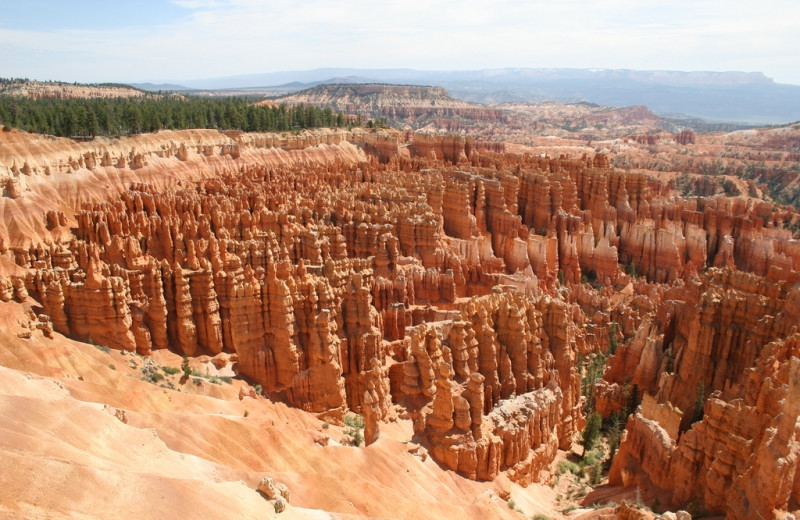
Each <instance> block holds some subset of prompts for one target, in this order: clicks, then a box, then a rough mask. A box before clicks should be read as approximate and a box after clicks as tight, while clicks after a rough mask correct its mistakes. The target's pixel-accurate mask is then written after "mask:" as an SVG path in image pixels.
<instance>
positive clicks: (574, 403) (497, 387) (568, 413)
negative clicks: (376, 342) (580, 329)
mask: <svg viewBox="0 0 800 520" xmlns="http://www.w3.org/2000/svg"><path fill="white" fill-rule="evenodd" d="M564 310H565V309H564V308H562V307H560V306H559V305H558V303H557V302H555V301H553V300H549V299H547V298H545V299H542V300H539V301H538V302H536V301H532V300H530V299H527V298H525V297H524V296H523V295H521V294H520V293H518V292H513V291H512V292H502V291H497V292H494V293H493V294H491V295H488V296H484V297H476V298H473V299H471V300H470V301H469V302H467V303H465V304H464V305H463V306H462V307H461V309H460V316H458V318H457V319H454V320H452V321H450V320H448V321H445V322H440V324H437V326H431V325H420V326H419V327H416V328H415V329H414V330H413V332H412V333H411V345H410V350H409V353H408V360H407V361H405V362H403V363H402V364H401V366H402V370H403V378H402V380H401V381H398V383H399V384H398V385H397V388H395V389H394V392H395V393H397V394H399V395H401V396H402V397H401V402H403V401H404V400H405V401H407V403H408V405H409V406H410V407H411V408H413V409H414V410H415V411H414V412H413V413H414V417H415V422H414V427H415V430H416V431H418V432H420V433H423V434H424V435H425V436H426V438H427V442H429V443H430V445H431V448H430V452H431V454H432V455H433V457H434V458H435V459H436V460H438V461H439V462H440V463H442V464H444V465H445V466H447V467H448V468H450V469H452V470H454V471H458V472H459V473H462V474H464V475H465V476H467V477H469V478H473V479H474V478H478V479H493V478H494V477H495V476H497V474H498V472H499V471H503V470H508V472H509V475H510V476H511V478H512V479H514V480H517V481H519V482H521V483H523V484H527V483H530V482H533V481H538V480H539V479H540V478H541V477H542V476H543V474H546V473H547V470H548V468H549V464H550V462H551V461H552V460H553V458H554V457H555V453H556V450H557V449H558V448H559V447H564V446H566V445H569V444H570V443H571V438H572V435H573V434H574V433H575V431H576V427H577V424H578V418H579V416H580V404H579V398H580V395H579V389H578V386H579V378H578V374H577V372H576V370H575V368H574V361H575V360H576V358H577V352H576V347H575V343H574V339H573V338H572V334H573V333H574V332H573V331H572V330H571V329H570V328H569V327H568V326H567V324H566V323H564V321H563V319H564V318H566V314H565V313H564V312H563V311H564Z"/></svg>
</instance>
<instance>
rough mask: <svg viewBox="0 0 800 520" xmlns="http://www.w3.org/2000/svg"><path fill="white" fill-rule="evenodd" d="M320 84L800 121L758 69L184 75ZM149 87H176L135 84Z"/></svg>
mask: <svg viewBox="0 0 800 520" xmlns="http://www.w3.org/2000/svg"><path fill="white" fill-rule="evenodd" d="M320 83H400V84H414V85H436V86H442V87H445V88H446V89H447V90H448V92H449V93H450V95H452V96H453V97H456V98H459V99H464V100H467V101H474V102H478V103H503V102H541V101H558V102H564V103H573V102H580V101H588V102H591V103H597V104H601V105H610V106H617V107H623V106H630V105H647V106H648V107H650V108H651V109H652V110H653V111H655V112H656V113H658V114H660V115H667V116H673V117H698V118H703V119H707V120H710V121H724V122H740V123H749V124H781V123H790V122H794V121H798V120H800V86H795V85H781V84H777V83H775V82H773V81H772V80H771V79H769V78H767V77H765V76H764V75H763V74H760V73H742V72H679V71H666V70H661V71H640V70H608V69H529V68H507V69H485V70H461V71H423V70H414V69H331V68H327V69H315V70H304V71H283V72H274V73H267V74H247V75H241V76H228V77H221V78H207V79H201V80H194V81H187V82H185V83H184V84H183V86H184V87H186V88H195V89H246V88H248V87H250V88H252V87H279V86H283V87H282V88H270V89H261V90H258V89H257V90H255V92H260V93H262V94H280V93H286V92H291V91H297V90H301V89H304V88H307V87H310V86H313V85H317V84H320ZM136 86H139V87H140V88H145V89H149V90H158V89H162V90H170V89H174V88H175V85H168V84H167V85H152V84H151V85H146V84H138V85H136Z"/></svg>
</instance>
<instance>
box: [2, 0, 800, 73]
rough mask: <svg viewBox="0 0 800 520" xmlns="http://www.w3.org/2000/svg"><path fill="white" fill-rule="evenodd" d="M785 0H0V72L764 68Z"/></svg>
mask: <svg viewBox="0 0 800 520" xmlns="http://www.w3.org/2000/svg"><path fill="white" fill-rule="evenodd" d="M798 20H800V1H798V0H761V1H758V2H756V1H752V0H748V1H741V0H671V1H669V2H663V1H652V0H571V1H569V0H567V1H558V0H546V1H539V0H533V1H523V0H496V1H489V0H483V1H477V0H458V1H453V0H424V1H419V0H405V1H402V2H398V1H394V0H382V1H381V0H352V1H339V2H334V1H326V0H283V1H280V2H278V1H272V0H267V1H259V0H162V1H157V0H139V1H135V2H128V1H125V0H18V1H17V0H0V77H27V78H30V79H38V80H59V81H69V82H74V81H77V82H95V83H97V82H121V83H132V82H145V81H149V82H167V81H170V82H178V83H179V82H180V81H181V80H193V79H199V78H212V77H221V76H231V75H239V74H256V73H265V72H275V71H283V70H308V69H315V68H322V67H326V68H327V67H352V68H382V69H386V68H413V69H421V70H476V69H485V68H501V67H532V68H539V67H546V68H549V67H569V68H612V69H617V68H625V69H640V70H686V71H691V70H711V71H728V70H734V71H745V72H763V73H764V74H765V75H766V76H768V77H770V78H772V79H774V80H775V81H776V82H778V83H790V84H795V85H800V30H799V29H798V28H799V27H800V26H799V25H798V23H799V22H798Z"/></svg>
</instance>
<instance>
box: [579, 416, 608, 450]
mask: <svg viewBox="0 0 800 520" xmlns="http://www.w3.org/2000/svg"><path fill="white" fill-rule="evenodd" d="M602 425H603V417H602V416H601V415H600V414H599V413H597V412H592V413H590V414H589V416H588V417H587V418H586V426H585V427H584V428H583V453H584V457H585V456H586V453H588V452H589V451H590V450H591V449H592V448H593V447H594V445H595V444H596V443H597V440H598V439H599V438H600V427H601V426H602Z"/></svg>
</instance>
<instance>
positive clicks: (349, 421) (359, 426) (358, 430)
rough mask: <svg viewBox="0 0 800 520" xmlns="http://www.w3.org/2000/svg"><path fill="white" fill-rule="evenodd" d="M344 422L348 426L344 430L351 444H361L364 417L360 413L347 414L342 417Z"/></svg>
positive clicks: (362, 442) (362, 440) (362, 441)
mask: <svg viewBox="0 0 800 520" xmlns="http://www.w3.org/2000/svg"><path fill="white" fill-rule="evenodd" d="M344 424H345V425H346V426H348V428H347V429H346V430H345V431H344V433H345V435H347V436H348V437H350V442H351V443H352V444H353V446H356V447H358V446H361V445H362V444H364V434H363V433H362V430H363V429H364V417H363V416H361V415H360V414H347V415H345V417H344Z"/></svg>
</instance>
